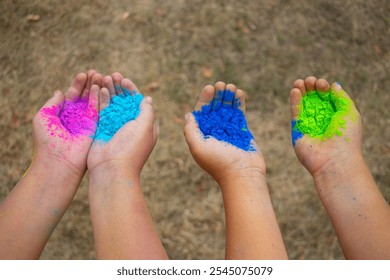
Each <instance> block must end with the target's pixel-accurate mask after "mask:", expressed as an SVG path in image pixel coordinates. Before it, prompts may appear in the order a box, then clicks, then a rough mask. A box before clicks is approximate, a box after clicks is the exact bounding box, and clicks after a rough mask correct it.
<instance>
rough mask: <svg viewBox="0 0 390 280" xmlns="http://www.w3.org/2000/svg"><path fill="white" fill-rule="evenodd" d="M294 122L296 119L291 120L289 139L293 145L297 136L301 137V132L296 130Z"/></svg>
mask: <svg viewBox="0 0 390 280" xmlns="http://www.w3.org/2000/svg"><path fill="white" fill-rule="evenodd" d="M296 124H297V121H296V120H292V121H291V139H292V144H293V146H295V143H296V142H297V141H298V139H299V138H302V137H303V133H302V132H300V131H299V130H298V128H297V127H296Z"/></svg>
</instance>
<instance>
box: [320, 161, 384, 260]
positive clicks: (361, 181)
mask: <svg viewBox="0 0 390 280" xmlns="http://www.w3.org/2000/svg"><path fill="white" fill-rule="evenodd" d="M314 181H315V183H316V187H317V191H318V193H319V196H320V198H321V201H322V203H323V204H324V206H325V208H326V210H327V212H328V215H329V217H330V219H331V221H332V224H333V226H334V228H335V231H336V234H337V236H338V239H339V242H340V244H341V247H342V249H343V252H344V255H345V257H346V258H348V259H389V258H390V207H389V205H388V204H387V202H386V201H385V199H384V198H383V196H382V194H381V192H380V191H379V189H378V187H377V186H376V184H375V181H374V179H373V177H372V175H371V173H370V171H369V169H368V167H367V165H366V163H365V162H364V160H363V158H362V156H361V155H356V156H354V157H348V158H347V159H345V160H339V161H338V162H337V163H333V162H332V163H330V164H329V165H327V166H325V167H324V168H323V169H321V171H320V172H317V173H316V174H315V176H314Z"/></svg>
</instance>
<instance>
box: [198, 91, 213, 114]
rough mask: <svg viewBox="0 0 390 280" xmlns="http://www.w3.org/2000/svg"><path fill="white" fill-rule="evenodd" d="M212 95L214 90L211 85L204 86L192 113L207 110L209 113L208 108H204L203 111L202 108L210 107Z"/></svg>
mask: <svg viewBox="0 0 390 280" xmlns="http://www.w3.org/2000/svg"><path fill="white" fill-rule="evenodd" d="M214 94H215V89H214V87H213V86H211V85H207V86H205V87H204V88H203V89H202V91H201V93H200V95H199V97H198V101H197V102H196V105H195V108H194V111H201V110H202V111H203V110H207V111H208V112H209V111H210V108H209V107H208V108H206V107H204V109H202V108H203V106H205V105H210V103H211V102H212V101H213V99H214ZM208 112H207V113H208Z"/></svg>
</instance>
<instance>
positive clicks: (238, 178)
mask: <svg viewBox="0 0 390 280" xmlns="http://www.w3.org/2000/svg"><path fill="white" fill-rule="evenodd" d="M216 181H217V183H218V185H219V186H220V187H221V190H222V191H225V190H228V189H230V188H232V189H234V190H238V191H240V192H242V191H246V190H247V189H248V190H258V189H259V188H262V186H265V188H267V185H266V179H265V169H262V168H255V167H253V168H245V169H240V170H232V171H231V172H228V173H226V174H225V175H224V176H223V177H220V178H218V179H216Z"/></svg>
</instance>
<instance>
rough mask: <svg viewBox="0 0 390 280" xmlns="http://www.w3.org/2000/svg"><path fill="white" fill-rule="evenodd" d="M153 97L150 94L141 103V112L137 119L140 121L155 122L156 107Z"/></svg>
mask: <svg viewBox="0 0 390 280" xmlns="http://www.w3.org/2000/svg"><path fill="white" fill-rule="evenodd" d="M152 103H153V99H152V97H150V96H145V97H144V98H143V100H142V102H141V104H140V106H139V107H140V113H139V115H138V117H137V121H139V122H140V123H145V124H146V123H153V122H154V109H153V105H152Z"/></svg>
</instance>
